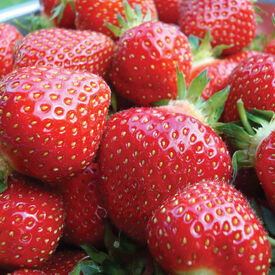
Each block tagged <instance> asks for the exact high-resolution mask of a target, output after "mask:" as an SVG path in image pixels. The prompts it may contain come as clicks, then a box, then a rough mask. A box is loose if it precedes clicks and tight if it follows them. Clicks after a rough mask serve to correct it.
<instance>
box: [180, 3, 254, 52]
mask: <svg viewBox="0 0 275 275" xmlns="http://www.w3.org/2000/svg"><path fill="white" fill-rule="evenodd" d="M179 25H180V27H181V30H182V31H183V33H184V34H185V35H187V36H189V35H191V34H192V35H195V36H197V37H200V38H203V37H204V36H205V34H206V32H207V30H208V29H210V33H211V37H212V44H213V46H217V45H221V44H224V45H228V46H230V47H229V48H228V49H225V50H224V51H223V53H224V54H234V53H238V52H240V51H241V50H242V49H243V48H245V47H246V46H248V45H249V44H250V42H251V41H252V40H253V39H254V36H255V32H256V16H255V13H254V10H253V5H252V2H251V1H250V0H239V1H232V0H215V1H213V0H204V1H201V0H194V1H189V0H182V1H181V2H180V7H179Z"/></svg>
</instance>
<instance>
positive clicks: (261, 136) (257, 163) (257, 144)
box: [219, 100, 275, 212]
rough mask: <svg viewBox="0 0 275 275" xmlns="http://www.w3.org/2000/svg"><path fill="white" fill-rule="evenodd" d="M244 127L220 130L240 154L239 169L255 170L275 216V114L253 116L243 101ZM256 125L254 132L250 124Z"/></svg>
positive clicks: (240, 106) (255, 112)
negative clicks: (246, 110) (248, 168)
mask: <svg viewBox="0 0 275 275" xmlns="http://www.w3.org/2000/svg"><path fill="white" fill-rule="evenodd" d="M237 106H238V110H239V113H240V117H241V122H242V123H243V128H244V129H243V128H242V127H241V126H240V125H239V122H232V123H228V124H225V125H221V127H220V128H219V129H220V130H221V131H223V132H224V133H225V134H226V135H227V138H229V139H230V141H231V143H232V146H233V147H234V148H235V149H236V150H238V151H236V152H235V156H233V158H235V160H236V164H237V168H241V167H254V168H256V173H257V176H258V178H259V180H260V182H261V184H262V187H263V189H264V192H265V195H266V197H267V200H268V202H269V205H270V206H271V208H272V209H273V211H274V212H275V185H274V182H275V172H274V167H275V114H274V112H270V111H268V112H263V111H259V110H257V109H253V110H252V113H246V112H245V110H244V104H243V102H242V101H241V100H239V101H238V103H237ZM251 122H252V123H253V128H252V127H251V125H250V123H251Z"/></svg>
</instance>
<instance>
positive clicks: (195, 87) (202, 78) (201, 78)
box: [185, 69, 210, 104]
mask: <svg viewBox="0 0 275 275" xmlns="http://www.w3.org/2000/svg"><path fill="white" fill-rule="evenodd" d="M209 81H210V79H209V78H207V69H205V70H203V71H202V72H201V73H200V74H198V75H197V76H196V77H195V78H194V79H193V81H192V82H191V84H190V86H189V88H188V91H187V95H186V96H185V98H186V99H188V100H189V101H190V102H192V103H193V104H196V103H197V102H198V101H199V99H200V96H201V94H202V92H203V90H204V89H205V87H206V85H207V84H208V83H209Z"/></svg>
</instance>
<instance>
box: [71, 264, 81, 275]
mask: <svg viewBox="0 0 275 275" xmlns="http://www.w3.org/2000/svg"><path fill="white" fill-rule="evenodd" d="M80 274H81V262H78V263H77V265H76V266H75V267H74V269H73V270H72V271H71V272H70V275H80Z"/></svg>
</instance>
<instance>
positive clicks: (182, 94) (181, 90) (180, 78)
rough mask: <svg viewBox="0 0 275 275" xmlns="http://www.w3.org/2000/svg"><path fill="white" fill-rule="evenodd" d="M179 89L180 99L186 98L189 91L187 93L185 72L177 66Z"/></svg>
mask: <svg viewBox="0 0 275 275" xmlns="http://www.w3.org/2000/svg"><path fill="white" fill-rule="evenodd" d="M177 91H178V99H179V100H184V99H186V97H187V93H186V85H185V77H184V74H183V73H182V72H180V70H179V67H178V66H177Z"/></svg>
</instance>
